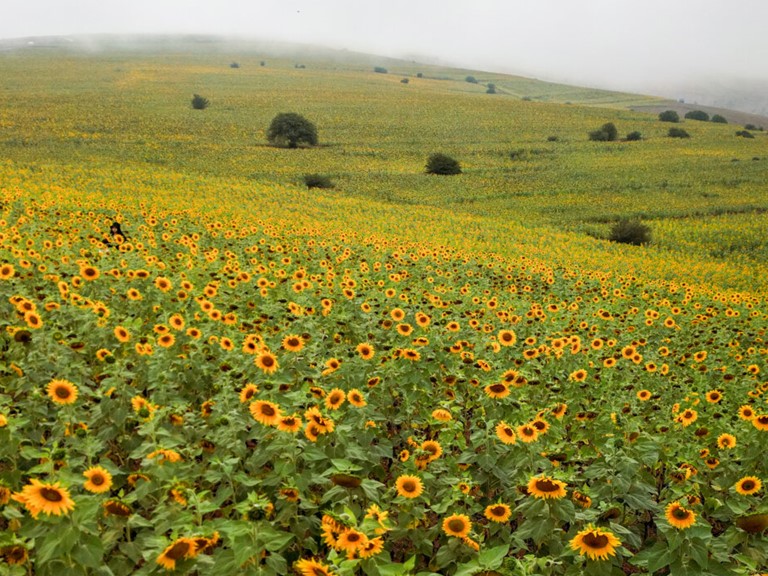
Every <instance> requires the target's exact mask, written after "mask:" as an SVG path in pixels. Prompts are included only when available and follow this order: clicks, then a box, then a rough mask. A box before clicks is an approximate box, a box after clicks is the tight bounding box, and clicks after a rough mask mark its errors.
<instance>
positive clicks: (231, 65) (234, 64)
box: [229, 62, 240, 68]
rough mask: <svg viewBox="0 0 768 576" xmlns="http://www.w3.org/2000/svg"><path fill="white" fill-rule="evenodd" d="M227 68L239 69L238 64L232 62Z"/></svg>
mask: <svg viewBox="0 0 768 576" xmlns="http://www.w3.org/2000/svg"><path fill="white" fill-rule="evenodd" d="M229 67H230V68H240V64H239V63H238V62H232V63H231V64H230V65H229Z"/></svg>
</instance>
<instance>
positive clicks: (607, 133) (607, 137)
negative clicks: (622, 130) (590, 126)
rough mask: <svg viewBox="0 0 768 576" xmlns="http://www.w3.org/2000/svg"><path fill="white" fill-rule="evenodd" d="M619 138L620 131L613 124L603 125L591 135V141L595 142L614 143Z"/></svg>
mask: <svg viewBox="0 0 768 576" xmlns="http://www.w3.org/2000/svg"><path fill="white" fill-rule="evenodd" d="M618 137H619V131H618V129H617V128H616V125H615V124H614V123H613V122H607V123H605V124H603V125H602V126H601V127H600V129H599V130H593V131H592V132H590V133H589V139H590V140H593V141H595V142H613V141H614V140H616V138H618Z"/></svg>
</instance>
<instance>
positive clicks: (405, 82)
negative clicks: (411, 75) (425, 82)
mask: <svg viewBox="0 0 768 576" xmlns="http://www.w3.org/2000/svg"><path fill="white" fill-rule="evenodd" d="M408 82H410V80H408V78H403V79H402V80H400V84H408Z"/></svg>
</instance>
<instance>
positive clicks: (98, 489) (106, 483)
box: [83, 466, 112, 494]
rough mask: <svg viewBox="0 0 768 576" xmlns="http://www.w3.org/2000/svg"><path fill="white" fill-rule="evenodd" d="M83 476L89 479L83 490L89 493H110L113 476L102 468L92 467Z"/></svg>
mask: <svg viewBox="0 0 768 576" xmlns="http://www.w3.org/2000/svg"><path fill="white" fill-rule="evenodd" d="M83 476H85V478H86V479H87V480H86V482H85V484H83V488H85V489H86V490H88V492H93V493H94V494H101V493H102V492H109V489H110V488H111V487H112V474H110V473H109V472H108V471H107V470H106V469H105V468H103V467H101V466H91V467H90V468H88V470H86V471H85V472H83Z"/></svg>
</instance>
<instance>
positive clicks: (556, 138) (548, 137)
mask: <svg viewBox="0 0 768 576" xmlns="http://www.w3.org/2000/svg"><path fill="white" fill-rule="evenodd" d="M558 140H560V138H558V137H557V136H547V142H557V141H558Z"/></svg>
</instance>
